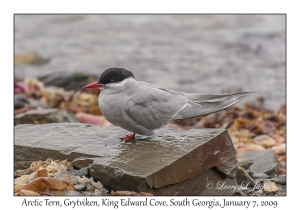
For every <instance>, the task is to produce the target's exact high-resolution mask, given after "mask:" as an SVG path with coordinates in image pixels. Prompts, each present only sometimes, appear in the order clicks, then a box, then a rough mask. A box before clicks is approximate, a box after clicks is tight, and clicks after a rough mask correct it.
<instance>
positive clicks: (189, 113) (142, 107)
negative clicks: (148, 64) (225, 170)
mask: <svg viewBox="0 0 300 210" xmlns="http://www.w3.org/2000/svg"><path fill="white" fill-rule="evenodd" d="M87 88H99V89H100V95H99V99H98V104H99V108H100V110H101V112H102V114H103V115H104V117H105V119H106V120H108V121H109V122H110V123H112V124H113V125H116V126H119V127H121V128H123V129H125V130H128V131H130V132H132V133H133V134H131V135H126V136H125V137H123V138H120V139H121V140H124V141H128V140H132V139H135V135H136V134H140V135H145V136H152V135H154V134H155V130H156V129H159V128H161V127H162V126H163V125H166V124H167V123H169V122H170V121H173V120H183V119H188V118H193V117H199V116H203V115H208V114H211V113H214V112H218V111H220V110H223V109H225V108H228V107H230V106H232V105H234V104H236V103H238V102H239V101H241V100H243V99H244V98H245V97H246V96H247V95H248V94H250V93H252V92H239V93H229V94H215V95H207V94H195V93H184V92H176V91H173V90H166V89H164V88H161V87H158V86H156V85H153V84H150V83H147V82H143V81H138V80H136V79H135V77H134V75H133V73H132V72H131V71H129V70H126V69H124V68H117V67H114V68H108V69H106V70H105V71H104V72H103V73H102V74H101V75H100V77H99V79H98V81H96V82H93V83H90V84H87V85H85V86H83V87H82V89H87Z"/></svg>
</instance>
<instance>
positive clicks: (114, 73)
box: [98, 68, 134, 85]
mask: <svg viewBox="0 0 300 210" xmlns="http://www.w3.org/2000/svg"><path fill="white" fill-rule="evenodd" d="M128 77H133V78H134V76H133V74H132V73H131V71H128V70H126V69H123V68H109V69H106V70H105V71H104V72H103V73H102V74H101V75H100V78H99V79H98V83H100V84H103V85H106V84H108V83H113V82H122V81H123V80H124V79H126V78H128Z"/></svg>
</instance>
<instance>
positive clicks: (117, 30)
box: [15, 15, 286, 109]
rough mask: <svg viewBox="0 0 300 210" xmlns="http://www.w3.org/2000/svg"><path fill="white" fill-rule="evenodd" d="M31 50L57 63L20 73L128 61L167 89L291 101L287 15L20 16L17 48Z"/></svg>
mask: <svg viewBox="0 0 300 210" xmlns="http://www.w3.org/2000/svg"><path fill="white" fill-rule="evenodd" d="M28 52H36V53H38V54H40V55H42V56H44V57H49V58H51V61H50V63H48V64H46V65H43V66H31V65H17V66H16V68H15V73H16V75H22V76H34V77H35V76H41V75H46V74H49V73H51V72H59V71H70V72H78V71H80V72H85V73H88V74H96V75H100V73H101V72H102V71H104V70H105V69H107V68H109V67H124V68H126V69H128V70H131V71H132V72H133V73H134V75H135V77H136V79H138V80H143V81H146V82H150V83H153V84H155V85H158V86H161V87H164V88H167V89H172V90H177V91H183V92H196V93H225V92H235V91H240V90H242V91H258V93H256V94H253V95H252V96H250V97H247V98H246V99H245V100H244V102H250V103H251V102H255V101H256V100H257V98H258V97H261V96H262V97H264V98H265V103H266V107H267V108H271V109H278V108H279V107H280V105H282V104H284V103H285V90H286V89H285V77H286V69H285V63H286V60H285V16H284V15H15V54H25V53H28ZM241 105H242V103H241Z"/></svg>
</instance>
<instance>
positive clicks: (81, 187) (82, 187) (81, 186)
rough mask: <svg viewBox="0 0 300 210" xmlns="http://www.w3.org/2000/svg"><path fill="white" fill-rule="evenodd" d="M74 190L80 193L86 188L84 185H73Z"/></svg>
mask: <svg viewBox="0 0 300 210" xmlns="http://www.w3.org/2000/svg"><path fill="white" fill-rule="evenodd" d="M74 188H75V190H77V191H82V190H84V189H85V188H86V185H84V184H75V185H74Z"/></svg>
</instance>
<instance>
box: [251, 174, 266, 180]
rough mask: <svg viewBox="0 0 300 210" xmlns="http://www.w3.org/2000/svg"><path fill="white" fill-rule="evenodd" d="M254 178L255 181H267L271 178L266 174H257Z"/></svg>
mask: <svg viewBox="0 0 300 210" xmlns="http://www.w3.org/2000/svg"><path fill="white" fill-rule="evenodd" d="M252 177H253V178H255V179H267V178H269V176H268V175H267V174H265V173H256V174H253V175H252Z"/></svg>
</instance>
